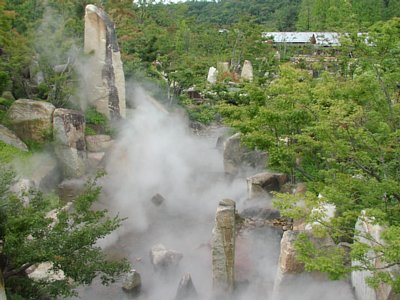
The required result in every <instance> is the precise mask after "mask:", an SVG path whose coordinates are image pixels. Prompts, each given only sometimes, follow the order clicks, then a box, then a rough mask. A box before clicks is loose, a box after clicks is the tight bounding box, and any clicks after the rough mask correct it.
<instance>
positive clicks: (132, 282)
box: [122, 269, 142, 295]
mask: <svg viewBox="0 0 400 300" xmlns="http://www.w3.org/2000/svg"><path fill="white" fill-rule="evenodd" d="M141 287H142V278H141V276H140V274H139V273H138V272H137V271H136V270H135V269H132V270H130V271H129V272H128V273H127V274H126V276H125V278H124V279H123V281H122V290H123V291H124V292H125V293H128V294H131V295H137V294H139V293H140V289H141Z"/></svg>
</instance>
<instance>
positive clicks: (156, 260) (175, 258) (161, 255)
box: [150, 244, 183, 271]
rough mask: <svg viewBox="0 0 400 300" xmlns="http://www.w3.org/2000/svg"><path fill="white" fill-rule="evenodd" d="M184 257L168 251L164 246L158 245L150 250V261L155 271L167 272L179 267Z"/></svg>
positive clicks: (173, 251)
mask: <svg viewBox="0 0 400 300" xmlns="http://www.w3.org/2000/svg"><path fill="white" fill-rule="evenodd" d="M182 257H183V255H182V254H181V253H179V252H177V251H175V250H168V249H167V248H166V247H165V246H164V245H162V244H157V245H155V246H153V247H152V248H151V250H150V261H151V263H152V265H153V267H154V269H155V270H159V271H167V270H168V269H171V268H172V269H173V268H176V267H177V266H178V265H179V262H180V261H181V259H182Z"/></svg>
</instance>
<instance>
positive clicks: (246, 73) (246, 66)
mask: <svg viewBox="0 0 400 300" xmlns="http://www.w3.org/2000/svg"><path fill="white" fill-rule="evenodd" d="M240 77H241V78H242V79H243V80H247V81H253V65H252V64H251V62H250V61H249V60H245V61H244V63H243V68H242V73H241V75H240Z"/></svg>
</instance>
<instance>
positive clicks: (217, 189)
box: [81, 84, 353, 300]
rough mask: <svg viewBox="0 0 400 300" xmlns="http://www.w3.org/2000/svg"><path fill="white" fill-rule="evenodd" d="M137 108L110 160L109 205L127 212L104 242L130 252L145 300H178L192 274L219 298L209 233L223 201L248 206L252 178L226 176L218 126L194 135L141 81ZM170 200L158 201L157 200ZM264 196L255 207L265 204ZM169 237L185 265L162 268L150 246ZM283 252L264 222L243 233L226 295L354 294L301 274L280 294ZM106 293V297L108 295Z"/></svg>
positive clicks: (203, 293) (115, 251) (96, 291)
mask: <svg viewBox="0 0 400 300" xmlns="http://www.w3.org/2000/svg"><path fill="white" fill-rule="evenodd" d="M127 86H129V87H130V89H131V90H130V91H129V93H128V94H131V95H133V97H134V98H133V99H134V102H133V103H132V104H131V105H132V107H135V110H133V111H132V112H131V114H130V117H129V118H128V119H127V120H125V121H124V122H123V123H122V124H120V130H119V135H118V138H117V140H116V143H115V146H114V148H113V150H112V153H111V154H110V156H109V160H108V162H107V177H106V178H105V179H104V182H103V191H104V195H103V198H102V200H101V201H102V203H103V204H104V205H105V206H106V207H108V208H109V209H110V210H111V211H112V212H114V213H119V214H120V216H122V217H127V220H126V221H125V222H124V225H123V228H121V229H120V230H119V231H117V232H115V233H113V234H112V235H111V236H110V237H109V238H107V239H106V240H103V241H102V242H101V245H102V246H103V247H104V248H105V249H106V251H107V252H108V253H109V254H110V255H111V257H123V256H124V257H128V258H129V260H130V261H131V262H132V263H133V264H134V268H135V269H136V270H138V271H139V273H140V274H141V275H142V282H143V290H142V293H141V295H140V296H139V297H138V298H137V299H139V300H159V299H167V300H168V299H174V297H175V293H176V289H177V286H178V282H179V280H180V278H181V276H182V275H183V274H185V273H190V274H191V276H192V279H193V283H194V285H195V287H196V289H197V291H198V293H199V299H200V300H201V299H204V300H208V299H213V293H212V279H211V278H212V274H211V270H212V267H211V249H210V238H211V231H212V227H213V225H214V217H215V211H216V208H217V206H218V202H219V201H220V200H221V199H223V198H231V199H233V200H235V201H236V202H237V206H238V209H239V210H240V209H241V207H244V206H247V205H250V206H251V205H253V204H252V203H247V202H246V201H247V200H246V198H247V191H246V180H245V178H238V179H236V180H234V181H233V182H232V181H229V180H226V179H225V178H224V175H223V161H222V155H221V153H220V152H219V151H218V150H217V149H216V147H215V145H216V140H217V138H218V132H212V131H210V132H209V134H206V135H205V136H194V135H193V134H192V132H191V131H190V130H189V126H188V121H187V119H186V118H185V116H184V115H183V114H182V113H179V112H178V113H176V112H167V111H166V110H165V109H164V108H163V107H161V106H160V104H158V103H157V102H156V101H155V100H154V99H153V98H151V97H150V96H149V95H148V94H147V93H146V91H145V90H144V89H143V88H141V87H140V86H138V85H135V84H128V85H127ZM156 194H160V195H162V196H163V197H164V198H165V201H164V202H163V203H162V204H161V205H160V206H156V205H154V204H153V203H152V202H151V198H152V197H153V196H154V195H156ZM259 204H260V203H259V202H257V203H256V204H254V205H259ZM158 243H162V244H164V245H165V246H166V247H167V248H169V249H174V250H176V251H178V252H180V253H182V254H183V259H182V261H181V263H180V267H179V269H178V270H175V271H174V272H170V273H168V274H167V275H165V274H160V273H157V272H155V271H154V270H153V267H152V266H151V264H150V261H149V250H150V249H151V247H152V246H154V245H156V244H158ZM279 250H280V235H279V233H277V232H276V230H274V229H272V228H269V227H263V228H258V229H256V230H253V231H243V232H241V233H240V234H239V236H238V238H237V245H236V279H237V281H238V288H237V291H236V292H235V295H233V296H229V297H228V298H227V299H234V300H247V299H252V300H253V299H254V300H256V299H264V300H265V299H270V300H280V299H296V300H298V299H304V300H310V299H311V300H312V299H315V300H317V299H318V300H319V299H326V300H330V299H333V298H334V297H335V298H336V297H337V295H338V292H337V291H336V290H337V289H340V299H344V300H350V299H353V296H352V293H351V289H350V288H349V286H348V285H347V284H346V283H343V282H320V281H319V280H316V279H315V278H313V277H310V276H308V275H301V276H300V275H299V276H295V277H293V279H290V280H288V281H285V282H284V286H283V287H282V288H281V289H280V291H279V292H280V293H279V294H278V293H276V294H273V287H274V281H275V276H276V273H277V267H278V266H277V264H278V258H279ZM81 296H82V297H83V299H94V298H98V299H111V298H115V297H117V298H118V299H128V297H127V296H126V295H125V294H124V293H123V292H122V291H121V290H120V288H119V287H115V288H114V289H113V288H110V287H101V286H100V285H98V286H96V287H95V288H91V289H89V290H87V291H85V293H83V294H82V295H81ZM102 297H103V298H102Z"/></svg>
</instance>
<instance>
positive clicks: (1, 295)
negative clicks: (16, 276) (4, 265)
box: [0, 269, 7, 300]
mask: <svg viewBox="0 0 400 300" xmlns="http://www.w3.org/2000/svg"><path fill="white" fill-rule="evenodd" d="M0 300H7V296H6V289H5V287H4V278H3V272H2V270H1V269H0Z"/></svg>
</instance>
